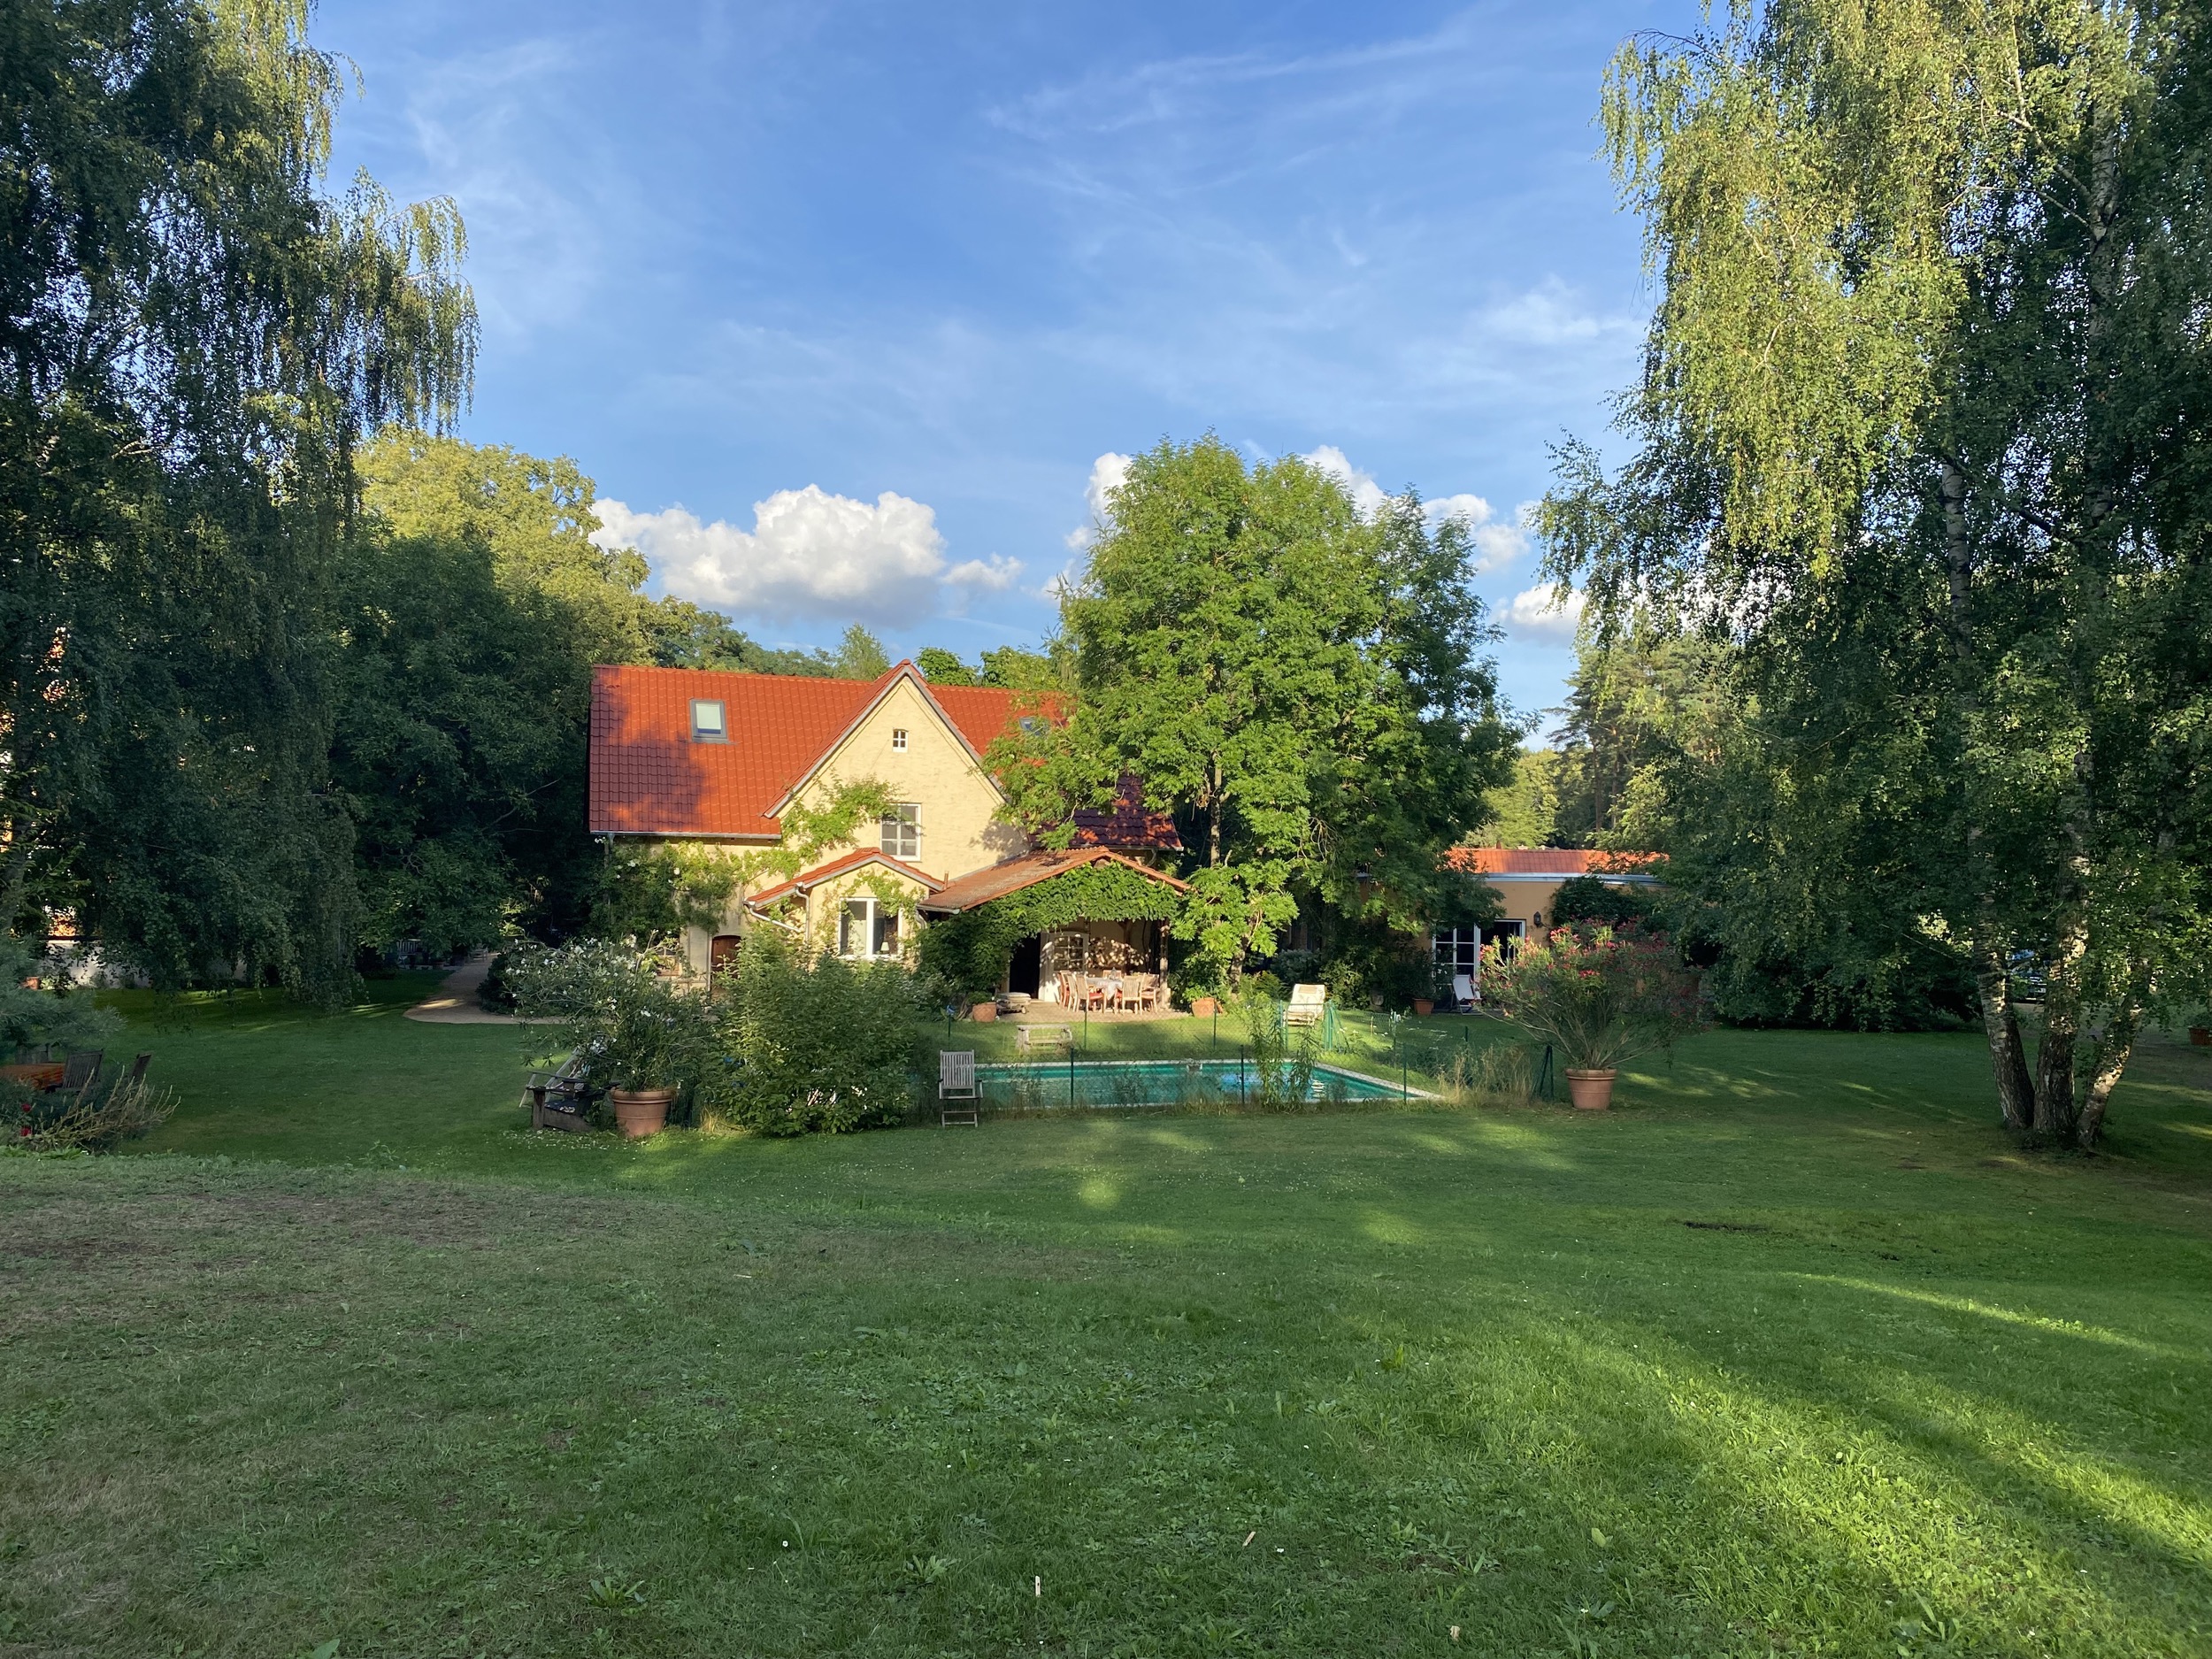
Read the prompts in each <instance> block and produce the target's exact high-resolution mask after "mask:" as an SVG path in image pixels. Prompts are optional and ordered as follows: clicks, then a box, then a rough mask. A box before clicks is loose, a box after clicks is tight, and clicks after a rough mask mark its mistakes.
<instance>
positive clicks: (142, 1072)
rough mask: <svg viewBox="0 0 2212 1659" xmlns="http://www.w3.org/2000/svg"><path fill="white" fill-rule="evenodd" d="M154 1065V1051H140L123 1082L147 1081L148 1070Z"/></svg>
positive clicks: (148, 1049) (147, 1049)
mask: <svg viewBox="0 0 2212 1659" xmlns="http://www.w3.org/2000/svg"><path fill="white" fill-rule="evenodd" d="M153 1063H154V1055H153V1050H152V1049H150V1048H146V1049H142V1050H140V1052H139V1056H138V1057H137V1058H136V1059H135V1060H133V1061H132V1062H131V1069H130V1071H129V1073H128V1074H127V1076H126V1077H125V1078H124V1079H123V1080H124V1081H125V1082H126V1083H143V1082H144V1081H145V1080H146V1068H147V1067H148V1066H150V1065H151V1064H153Z"/></svg>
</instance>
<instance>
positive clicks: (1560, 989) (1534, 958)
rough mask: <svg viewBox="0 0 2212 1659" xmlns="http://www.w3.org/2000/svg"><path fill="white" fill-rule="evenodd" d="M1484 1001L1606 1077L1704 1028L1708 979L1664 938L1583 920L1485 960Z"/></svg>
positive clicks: (1574, 1062)
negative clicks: (1606, 1073)
mask: <svg viewBox="0 0 2212 1659" xmlns="http://www.w3.org/2000/svg"><path fill="white" fill-rule="evenodd" d="M1482 987H1483V995H1485V996H1486V998H1488V999H1489V1001H1490V1002H1492V1003H1493V1004H1494V1005H1495V1006H1496V1007H1497V1008H1498V1009H1500V1010H1502V1012H1503V1013H1504V1014H1505V1016H1506V1017H1507V1018H1509V1019H1511V1020H1513V1021H1515V1022H1516V1023H1517V1024H1518V1025H1522V1026H1523V1027H1525V1029H1527V1030H1528V1031H1529V1032H1531V1033H1533V1034H1534V1035H1536V1036H1538V1037H1540V1038H1541V1039H1542V1040H1543V1041H1546V1042H1548V1043H1550V1044H1552V1045H1553V1046H1554V1047H1555V1048H1556V1049H1557V1050H1558V1051H1559V1057H1560V1060H1561V1062H1562V1063H1563V1064H1566V1065H1569V1066H1573V1067H1578V1068H1584V1069H1587V1070H1591V1071H1603V1070H1605V1069H1607V1068H1609V1067H1613V1066H1617V1065H1619V1064H1621V1063H1622V1062H1623V1061H1625V1060H1631V1059H1633V1058H1635V1057H1636V1056H1638V1055H1640V1054H1648V1053H1649V1052H1650V1051H1651V1050H1653V1049H1655V1048H1665V1047H1666V1046H1667V1045H1669V1044H1670V1043H1671V1042H1673V1041H1675V1039H1677V1038H1678V1037H1685V1036H1687V1035H1689V1034H1690V1033H1692V1032H1694V1031H1698V1030H1700V1029H1701V1028H1702V1027H1703V1025H1704V1024H1705V1009H1704V1005H1703V1002H1702V999H1701V987H1700V985H1699V976H1698V973H1697V971H1696V970H1695V969H1694V968H1691V967H1688V966H1686V964H1684V963H1683V960H1682V954H1681V952H1679V951H1678V950H1677V949H1675V948H1674V947H1673V946H1672V945H1671V944H1669V943H1668V942H1667V941H1666V940H1665V939H1664V938H1663V936H1661V935H1659V934H1655V933H1639V932H1637V931H1636V930H1635V929H1633V928H1619V929H1616V928H1611V927H1607V926H1603V925H1602V924H1600V923H1592V922H1582V923H1578V924H1577V925H1576V926H1572V927H1555V928H1550V929H1548V930H1546V931H1545V932H1543V933H1539V934H1538V935H1537V936H1536V937H1534V938H1532V939H1525V940H1523V941H1521V943H1520V946H1519V948H1518V949H1516V950H1514V951H1513V952H1512V953H1511V954H1507V953H1506V952H1505V951H1504V950H1503V949H1501V948H1500V947H1499V946H1498V945H1496V944H1492V945H1488V946H1486V947H1485V948H1484V949H1483V953H1482Z"/></svg>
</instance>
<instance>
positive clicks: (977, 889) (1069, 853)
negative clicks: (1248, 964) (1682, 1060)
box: [918, 847, 1190, 916]
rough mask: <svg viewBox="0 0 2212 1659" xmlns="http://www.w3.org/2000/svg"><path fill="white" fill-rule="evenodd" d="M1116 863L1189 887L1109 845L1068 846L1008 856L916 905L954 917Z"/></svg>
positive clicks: (1179, 887)
mask: <svg viewBox="0 0 2212 1659" xmlns="http://www.w3.org/2000/svg"><path fill="white" fill-rule="evenodd" d="M1085 864H1121V865H1123V866H1125V868H1128V869H1131V870H1133V871H1135V872H1137V873H1138V874H1139V875H1141V876H1148V877H1149V878H1150V879H1153V880H1155V881H1156V882H1158V883H1159V884H1160V885H1161V886H1163V887H1172V888H1174V889H1175V891H1176V892H1178V893H1187V892H1189V891H1190V888H1189V887H1188V886H1187V884H1186V883H1184V882H1180V881H1178V880H1177V879H1175V878H1174V877H1173V876H1171V875H1167V874H1164V872H1160V871H1157V870H1154V869H1151V868H1149V867H1148V866H1147V865H1144V864H1139V863H1138V862H1137V861H1136V860H1135V859H1133V858H1125V857H1123V856H1121V854H1119V853H1118V852H1116V851H1114V850H1113V849H1111V848H1108V847H1070V848H1067V849H1064V850H1061V849H1047V850H1046V851H1043V852H1035V853H1024V854H1023V855H1022V856H1020V857H1018V858H1009V859H1008V860H1007V861H1006V862H1005V863H1004V864H993V865H992V866H991V867H990V868H989V869H987V870H979V871H977V872H975V873H974V874H972V875H965V876H962V877H961V878H960V879H958V880H957V881H952V882H949V883H947V884H946V885H945V887H942V888H941V889H940V890H939V891H938V892H935V893H933V894H931V895H929V896H928V897H927V898H926V899H924V900H922V901H921V902H920V904H919V905H918V909H920V910H922V911H923V912H925V913H926V914H929V915H936V916H956V915H958V914H959V913H960V912H961V911H962V910H973V909H974V908H975V907H976V906H977V905H979V904H988V903H989V902H991V901H992V900H993V899H1002V898H1004V897H1005V896H1006V895H1008V894H1010V893H1019V892H1020V891H1021V890H1022V889H1023V888H1024V887H1035V886H1036V885H1037V883H1039V882H1040V881H1049V880H1051V879H1052V878H1053V877H1055V876H1058V875H1065V874H1066V873H1067V872H1069V871H1071V870H1079V869H1081V868H1082V867H1083V866H1084V865H1085Z"/></svg>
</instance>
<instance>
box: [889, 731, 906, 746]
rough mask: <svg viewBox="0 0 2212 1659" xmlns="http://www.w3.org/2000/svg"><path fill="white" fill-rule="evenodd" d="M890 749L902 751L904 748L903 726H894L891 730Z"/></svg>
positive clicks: (904, 733) (904, 734)
mask: <svg viewBox="0 0 2212 1659" xmlns="http://www.w3.org/2000/svg"><path fill="white" fill-rule="evenodd" d="M891 747H892V748H893V749H904V748H905V747H906V728H905V727H904V726H893V727H892V728H891Z"/></svg>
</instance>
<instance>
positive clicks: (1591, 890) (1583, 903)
mask: <svg viewBox="0 0 2212 1659" xmlns="http://www.w3.org/2000/svg"><path fill="white" fill-rule="evenodd" d="M1657 907H1658V902H1657V901H1656V900H1655V899H1654V898H1653V897H1652V896H1651V895H1649V894H1647V893H1640V892H1639V891H1637V890H1636V889H1635V888H1633V887H1609V886H1608V885H1607V884H1606V883H1605V882H1604V881H1603V880H1601V879H1600V878H1598V877H1596V876H1575V877H1573V878H1571V879H1568V880H1565V881H1563V882H1561V883H1560V884H1559V890H1558V891H1557V892H1556V893H1555V894H1553V895H1552V898H1551V914H1552V920H1553V922H1554V923H1555V924H1556V925H1557V926H1562V927H1564V926H1567V925H1568V924H1569V923H1571V922H1602V923H1604V924H1605V925H1606V926H1609V927H1644V926H1650V923H1651V918H1652V914H1653V912H1654V911H1655V910H1656V909H1657Z"/></svg>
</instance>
